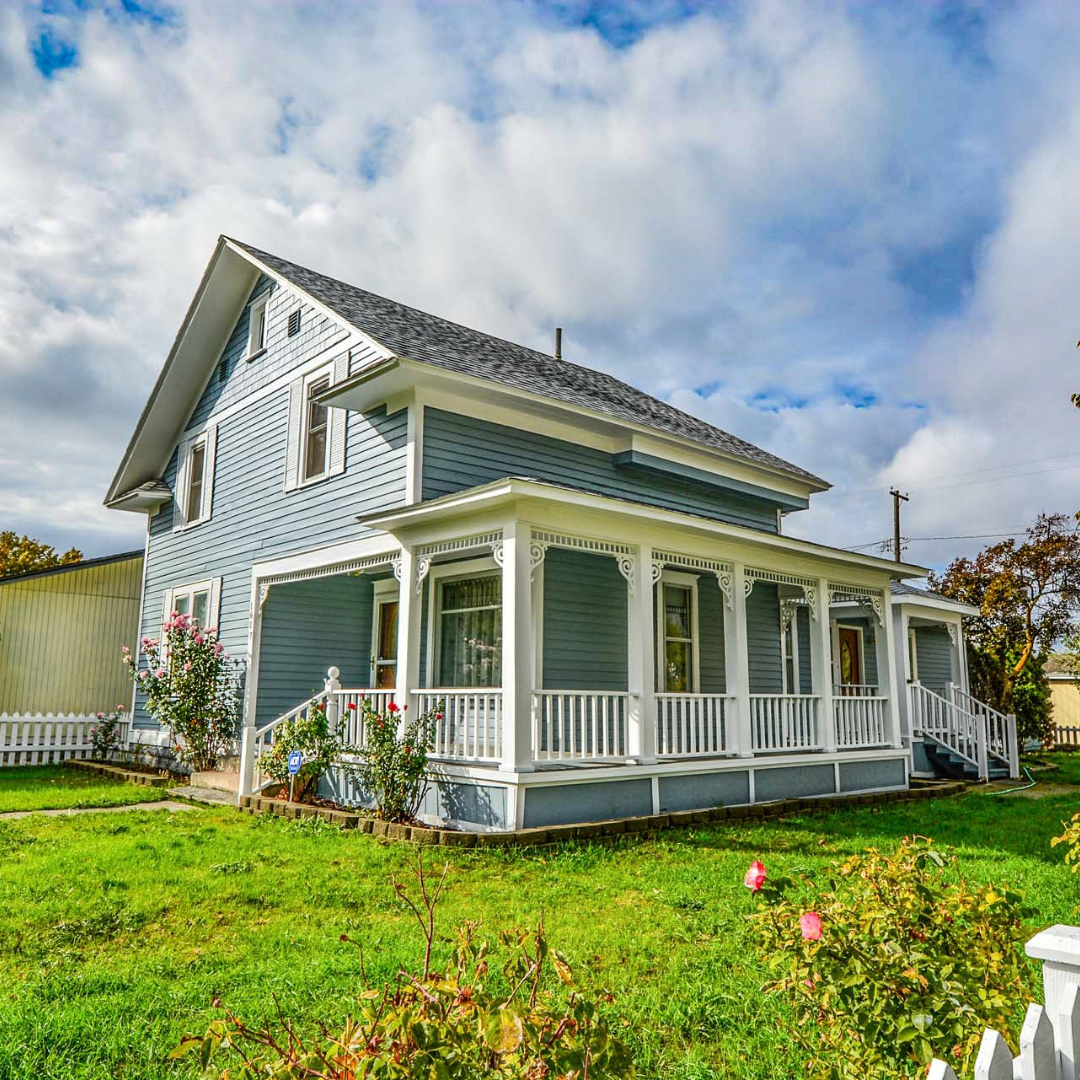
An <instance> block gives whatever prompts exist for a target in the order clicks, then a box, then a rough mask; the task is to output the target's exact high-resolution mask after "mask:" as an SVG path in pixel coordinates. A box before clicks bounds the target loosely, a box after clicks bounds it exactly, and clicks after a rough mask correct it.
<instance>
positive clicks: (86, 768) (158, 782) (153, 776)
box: [64, 761, 175, 788]
mask: <svg viewBox="0 0 1080 1080" xmlns="http://www.w3.org/2000/svg"><path fill="white" fill-rule="evenodd" d="M64 766H65V767H66V768H68V769H77V770H78V771H79V772H89V773H97V774H98V775H99V776H109V777H112V778H113V779H114V780H123V781H124V782H125V783H128V784H142V786H143V787H152V788H165V787H171V786H172V785H173V783H174V782H175V781H174V780H173V778H172V777H169V776H159V775H158V774H157V773H148V772H138V771H137V770H135V769H125V768H124V767H123V766H121V765H107V764H106V763H105V762H103V761H65V762H64Z"/></svg>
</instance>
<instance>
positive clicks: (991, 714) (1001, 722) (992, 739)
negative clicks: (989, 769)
mask: <svg viewBox="0 0 1080 1080" xmlns="http://www.w3.org/2000/svg"><path fill="white" fill-rule="evenodd" d="M945 696H946V697H947V698H948V699H949V700H950V701H951V702H952V703H953V704H954V705H956V706H958V707H959V708H961V709H963V710H964V711H965V712H968V713H971V714H972V715H973V716H976V717H978V718H979V719H980V720H981V721H982V722H983V724H984V725H985V731H986V752H987V754H988V755H989V756H990V757H992V758H997V759H998V761H1001V762H1004V764H1006V765H1008V766H1009V775H1010V776H1019V774H1020V747H1019V744H1018V742H1017V738H1016V717H1015V716H1011V715H1006V714H1005V713H1001V712H998V711H997V709H994V708H991V706H989V705H987V704H986V702H985V701H980V700H979V699H978V698H976V697H972V696H971V695H970V694H969V693H967V691H965V690H961V689H960V687H959V686H956V685H955V684H954V683H949V685H948V686H946V687H945Z"/></svg>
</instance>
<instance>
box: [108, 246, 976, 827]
mask: <svg viewBox="0 0 1080 1080" xmlns="http://www.w3.org/2000/svg"><path fill="white" fill-rule="evenodd" d="M827 486H828V485H827V484H826V483H825V482H824V481H823V480H821V479H819V478H818V477H816V476H814V475H812V474H811V473H809V472H807V471H805V470H804V469H801V468H799V467H797V466H795V465H792V464H789V463H788V462H786V461H783V460H781V459H780V458H777V457H775V456H774V455H772V454H770V453H768V452H766V451H764V450H762V449H759V448H758V447H756V446H753V445H751V444H749V443H747V442H745V441H743V440H742V439H739V438H737V437H735V436H733V435H730V434H728V433H727V432H724V431H721V430H719V429H717V428H715V427H712V426H711V425H709V424H706V423H704V422H703V421H701V420H698V419H696V418H694V417H692V416H689V415H687V414H686V413H683V412H681V411H679V410H678V409H675V408H673V407H672V406H670V405H668V404H666V403H664V402H662V401H659V400H657V399H655V398H653V397H650V396H649V395H647V394H645V393H642V392H641V391H639V390H637V389H635V388H633V387H631V386H629V385H627V384H626V383H623V382H620V381H619V380H618V379H615V378H613V377H611V376H609V375H605V374H602V373H600V372H596V371H591V370H589V369H587V368H584V367H580V366H578V365H576V364H573V363H571V362H569V361H566V360H563V359H561V358H559V357H557V356H550V355H545V354H543V353H540V352H537V351H535V350H533V349H529V348H525V347H523V346H520V345H515V344H513V343H511V342H508V341H503V340H500V339H498V338H495V337H491V336H489V335H487V334H483V333H480V332H478V331H475V330H471V329H468V328H467V327H464V326H459V325H457V324H455V323H452V322H449V321H447V320H445V319H441V318H437V317H435V316H433V315H428V314H425V313H424V312H421V311H417V310H415V309H413V308H410V307H407V306H405V305H403V304H399V303H395V302H393V301H390V300H386V299H384V298H383V297H380V296H376V295H374V294H372V293H369V292H365V291H364V290H362V289H359V288H355V287H354V286H351V285H347V284H344V283H343V282H340V281H336V280H334V279H331V278H328V277H325V276H323V275H321V274H318V273H315V272H314V271H311V270H307V269H305V268H303V267H300V266H297V265H294V264H293V263H291V262H287V261H286V260H284V259H281V258H278V257H276V256H273V255H270V254H267V253H266V252H263V251H259V250H256V249H254V248H251V247H249V246H247V245H245V244H241V243H239V242H237V241H234V240H230V239H228V238H225V237H222V238H221V239H220V240H219V242H218V245H217V248H216V250H215V252H214V255H213V258H212V259H211V261H210V264H209V266H208V268H207V270H206V273H205V275H204V277H203V280H202V282H201V284H200V286H199V289H198V292H197V293H196V296H195V298H194V301H193V302H192V305H191V307H190V310H189V311H188V314H187V317H186V318H185V320H184V323H183V325H182V326H181V328H180V332H179V334H178V335H177V338H176V341H175V343H174V345H173V348H172V350H171V352H170V354H169V357H168V359H167V361H166V363H165V367H164V369H163V371H162V373H161V376H160V378H159V379H158V382H157V384H156V386H155V387H154V390H153V393H152V394H151V397H150V400H149V402H148V404H147V406H146V409H145V411H144V413H143V415H142V418H141V419H140V421H139V424H138V427H137V429H136V431H135V434H134V436H133V438H132V441H131V444H130V446H129V447H128V450H127V452H126V454H125V456H124V459H123V462H122V463H121V466H120V469H119V471H118V473H117V475H116V478H115V480H114V482H113V485H112V488H111V490H110V492H109V495H108V498H107V503H108V505H109V506H111V507H115V508H117V509H123V510H132V511H138V512H141V513H145V514H146V515H147V546H146V576H145V587H144V593H143V604H142V621H143V630H142V632H143V633H156V632H157V630H158V628H159V627H160V624H161V622H162V620H163V618H164V617H165V616H166V615H167V614H168V613H169V612H170V611H182V612H186V613H190V614H192V615H194V616H195V617H196V618H197V619H198V620H199V621H200V622H202V623H203V624H204V625H214V626H217V627H219V628H220V634H221V637H222V640H223V641H224V643H225V645H226V647H227V648H228V649H229V651H230V652H231V653H232V654H233V656H235V657H239V658H241V659H242V660H243V662H244V663H245V665H246V683H245V700H244V725H245V732H244V746H245V751H246V752H245V755H244V760H243V763H242V770H241V772H242V775H241V779H240V785H241V791H243V792H249V791H251V790H253V789H257V788H258V787H259V786H260V785H261V784H262V783H263V777H262V774H261V773H260V772H259V768H258V759H259V756H260V753H261V752H262V750H263V748H265V747H266V746H267V745H268V744H269V742H270V741H271V740H272V739H273V734H274V727H275V724H276V723H277V722H278V721H279V720H280V718H281V717H283V716H285V715H287V714H288V713H289V712H290V711H291V710H294V709H295V708H296V707H298V706H301V704H302V703H304V702H306V701H307V700H308V699H309V698H310V697H311V695H312V694H313V693H315V694H320V695H321V694H324V693H325V694H328V698H327V700H328V704H329V710H328V711H330V712H331V714H332V715H333V716H334V717H335V718H338V717H340V720H339V722H341V723H350V724H352V723H355V722H354V721H353V720H352V719H351V717H352V715H353V714H352V713H350V712H348V711H347V710H346V709H345V708H344V706H345V705H347V704H348V702H349V701H355V700H356V696H357V695H358V694H360V693H366V694H368V695H369V696H374V697H375V699H376V700H377V701H379V702H380V703H383V704H386V703H388V702H389V701H390V700H396V701H397V702H398V703H399V705H402V706H404V705H406V704H408V705H409V706H410V707H411V709H412V710H413V713H412V714H413V715H415V711H416V710H422V709H426V708H428V707H430V706H432V705H434V704H435V703H442V712H441V715H442V719H441V720H440V721H439V722H438V724H437V728H436V731H435V744H434V750H433V778H434V781H435V782H434V784H433V786H432V789H431V793H430V796H429V800H428V804H427V805H426V807H425V811H426V813H427V814H428V815H429V816H430V817H431V818H432V819H440V820H443V821H451V822H457V823H460V824H462V825H464V826H466V827H480V828H497V827H506V826H531V825H543V824H554V823H564V822H571V821H588V820H598V819H606V818H614V817H619V816H624V815H632V814H648V813H653V812H659V811H661V810H669V811H672V810H681V809H687V808H693V807H704V806H712V805H715V804H717V803H747V802H754V801H762V800H769V799H776V798H781V797H790V796H799V797H803V796H817V795H827V794H833V793H837V792H856V791H877V790H883V789H892V788H902V787H904V786H905V785H906V784H907V782H908V773H909V765H910V761H911V757H910V746H909V743H910V742H911V741H912V737H913V735H915V736H918V735H919V733H918V732H913V730H911V728H910V725H909V727H908V729H907V730H905V729H904V727H903V726H902V723H903V719H904V717H905V716H906V715H907V712H908V710H907V709H906V708H904V709H902V708H901V701H900V698H901V696H902V695H906V693H907V691H906V689H905V687H904V681H905V677H906V678H907V679H910V678H911V673H910V671H908V670H906V662H905V655H906V648H907V643H906V642H905V643H902V644H901V643H899V642H897V641H896V640H894V638H895V636H896V635H897V634H898V632H899V633H901V634H903V633H905V632H906V629H907V628H908V622H909V621H910V619H909V618H908V616H910V614H911V611H912V610H914V608H915V607H917V606H918V604H919V600H918V597H917V596H915V595H913V594H910V593H909V594H908V595H906V596H905V598H904V599H905V603H907V605H908V607H907V608H905V612H906V615H905V616H904V619H903V621H902V622H901V623H896V622H894V619H893V617H892V610H893V609H892V606H891V605H892V598H891V596H890V586H891V584H893V583H896V582H898V581H899V580H900V579H903V578H910V577H921V576H922V575H923V574H924V571H923V569H922V568H920V567H916V566H908V565H902V564H899V563H895V562H888V561H885V560H883V559H879V558H875V557H871V556H867V555H860V554H853V553H851V552H849V551H843V550H838V549H835V548H829V547H825V546H822V545H819V544H814V543H810V542H808V541H805V540H798V539H794V538H792V537H789V536H785V535H784V532H783V528H782V524H783V520H784V517H785V516H786V515H788V514H791V513H795V512H797V511H799V510H802V509H804V508H805V507H806V506H807V505H808V502H809V499H810V498H811V497H812V496H813V495H814V494H815V493H816V492H820V491H822V490H824V489H826V488H827ZM918 621H919V620H918V618H917V616H916V622H918ZM944 640H945V641H948V640H949V639H948V638H947V637H946V638H945V639H944ZM951 646H952V647H955V641H952V643H951ZM928 655H929V654H928ZM331 669H333V671H332V672H331V677H330V679H329V681H327V673H328V671H331ZM898 671H899V673H900V674H899V681H898ZM907 704H908V703H907V699H906V697H905V701H904V705H905V706H906V705H907ZM135 726H136V728H137V729H141V731H142V735H141V737H142V738H144V739H145V738H152V737H153V736H154V732H153V730H152V729H153V722H152V720H151V719H150V717H148V716H147V715H146V714H145V713H143V712H140V711H138V710H137V711H136V715H135ZM361 734H362V733H360V732H359V731H350V732H349V735H350V737H351V738H360V737H361ZM338 794H339V795H340V797H342V798H344V799H349V798H350V797H356V793H354V792H349V791H339V792H338Z"/></svg>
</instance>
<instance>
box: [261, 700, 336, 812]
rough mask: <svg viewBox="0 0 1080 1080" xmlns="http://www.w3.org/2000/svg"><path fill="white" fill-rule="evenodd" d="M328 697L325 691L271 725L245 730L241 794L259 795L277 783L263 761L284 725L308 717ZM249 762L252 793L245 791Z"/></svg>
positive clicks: (276, 719)
mask: <svg viewBox="0 0 1080 1080" xmlns="http://www.w3.org/2000/svg"><path fill="white" fill-rule="evenodd" d="M327 696H328V695H327V693H326V691H325V690H324V691H323V692H322V693H321V694H316V695H315V696H314V697H311V698H308V700H307V701H305V702H303V703H302V704H300V705H297V706H296V708H295V709H290V710H289V711H288V712H287V713H284V714H282V715H281V716H278V717H275V718H274V719H273V720H271V721H270V723H269V724H266V725H264V726H263V727H261V728H254V727H245V728H244V730H243V738H242V741H241V744H240V762H241V764H240V773H241V778H240V783H241V792H240V794H242V795H244V794H258V793H259V792H260V791H262V790H263V789H264V788H267V787H269V786H270V785H271V784H273V783H276V781H275V780H274V778H273V777H272V776H268V775H266V773H264V772H263V769H262V761H263V758H265V757H267V756H269V754H270V753H271V752H272V751H273V749H274V743H275V742H276V741H277V738H278V732H279V731H280V730H281V727H282V725H283V724H286V723H289V722H290V721H293V720H298V719H300V718H301V717H307V716H308V715H309V713H310V711H311V709H312V708H314V707H315V706H318V705H324V704H325V703H326V700H327ZM248 761H250V762H251V765H250V768H251V773H250V775H251V776H252V785H251V792H250V793H249V792H246V791H244V790H243V785H244V775H245V774H246V772H247V768H248V765H247V762H248Z"/></svg>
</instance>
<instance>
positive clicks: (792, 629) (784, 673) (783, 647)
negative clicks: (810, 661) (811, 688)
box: [780, 604, 805, 694]
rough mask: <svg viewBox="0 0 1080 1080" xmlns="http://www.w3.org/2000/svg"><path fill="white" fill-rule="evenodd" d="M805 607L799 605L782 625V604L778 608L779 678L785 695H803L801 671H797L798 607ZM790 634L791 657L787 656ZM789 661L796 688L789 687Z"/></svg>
mask: <svg viewBox="0 0 1080 1080" xmlns="http://www.w3.org/2000/svg"><path fill="white" fill-rule="evenodd" d="M802 606H805V605H799V606H797V607H795V609H794V612H793V614H792V617H791V619H789V620H788V621H787V624H786V625H785V623H784V609H783V604H781V607H780V665H781V677H782V678H783V687H784V693H785V694H802V693H805V691H804V690H803V687H802V671H801V670H800V669H799V607H802ZM789 633H790V634H791V656H790V657H789V656H788V655H787V635H788V634H789ZM789 659H790V660H791V673H792V675H794V677H795V682H796V683H797V684H798V688H796V687H794V686H792V685H791V680H790V679H789V678H788V670H787V668H788V664H787V662H788V660H789Z"/></svg>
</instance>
